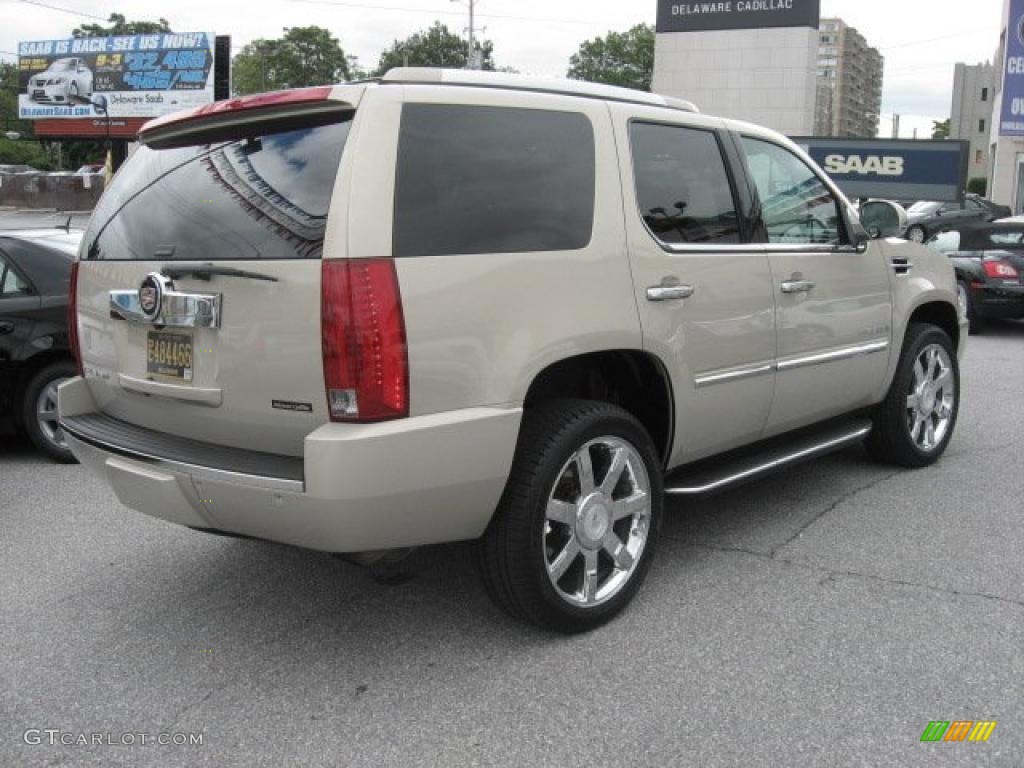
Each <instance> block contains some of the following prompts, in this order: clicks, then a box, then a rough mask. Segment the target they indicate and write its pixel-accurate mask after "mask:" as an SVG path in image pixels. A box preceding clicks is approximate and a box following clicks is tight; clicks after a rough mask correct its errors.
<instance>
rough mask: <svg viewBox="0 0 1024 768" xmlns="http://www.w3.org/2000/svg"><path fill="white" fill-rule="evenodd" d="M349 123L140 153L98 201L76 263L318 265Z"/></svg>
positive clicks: (119, 172) (127, 164)
mask: <svg viewBox="0 0 1024 768" xmlns="http://www.w3.org/2000/svg"><path fill="white" fill-rule="evenodd" d="M349 126H350V122H349V121H345V122H341V123H332V124H330V125H322V126H319V127H315V128H302V129H298V130H289V131H285V132H280V133H270V134H266V135H253V136H250V137H246V138H244V139H240V140H238V141H231V142H227V143H219V144H215V145H210V144H204V145H201V146H189V147H181V148H178V149H160V150H154V149H149V148H147V147H141V148H139V149H138V150H137V151H136V152H135V154H134V155H132V157H131V158H130V159H129V160H128V162H127V163H126V164H125V165H124V167H122V168H121V170H120V171H118V173H117V175H116V176H115V177H114V182H113V184H112V185H111V186H110V189H109V190H107V192H106V193H104V195H103V197H102V198H101V199H100V203H99V205H98V206H97V208H96V211H95V213H94V214H93V216H92V219H91V220H90V223H89V228H88V230H87V231H86V233H85V250H84V256H83V258H87V259H100V260H133V259H139V260H149V259H157V260H163V261H170V260H186V261H193V260H203V261H211V260H216V261H219V260H228V259H301V258H308V259H315V258H319V257H320V255H321V253H322V251H323V242H324V230H325V227H326V224H327V213H328V209H329V208H330V204H331V192H332V190H333V188H334V178H335V176H336V175H337V172H338V164H339V162H340V159H341V153H342V150H343V149H344V146H345V140H346V139H347V137H348V131H349Z"/></svg>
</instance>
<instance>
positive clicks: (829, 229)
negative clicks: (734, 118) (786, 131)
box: [743, 136, 843, 245]
mask: <svg viewBox="0 0 1024 768" xmlns="http://www.w3.org/2000/svg"><path fill="white" fill-rule="evenodd" d="M743 149H744V151H745V152H746V155H747V164H748V167H749V169H750V175H751V177H752V178H753V180H754V185H755V186H756V187H757V193H758V195H759V196H760V198H761V214H762V218H763V219H764V224H765V228H766V229H767V231H768V242H769V243H785V244H790V243H791V244H795V245H809V244H813V245H839V244H840V243H841V242H842V241H843V226H842V217H841V216H840V214H839V203H838V201H837V200H836V197H835V195H833V194H832V192H831V191H830V190H829V188H828V187H826V186H825V183H824V182H823V181H822V180H821V178H819V177H818V175H817V174H815V173H814V172H813V171H812V170H811V169H810V167H809V166H808V165H807V164H806V163H805V162H804V161H803V160H801V159H800V158H799V157H797V156H796V155H795V154H793V153H792V152H790V151H789V150H788V149H784V148H783V147H780V146H779V145H778V144H773V143H771V142H768V141H762V140H760V139H752V138H750V137H746V136H745V137H743Z"/></svg>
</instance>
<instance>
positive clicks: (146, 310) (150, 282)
mask: <svg viewBox="0 0 1024 768" xmlns="http://www.w3.org/2000/svg"><path fill="white" fill-rule="evenodd" d="M168 282H169V281H168V280H167V278H166V277H164V276H163V275H161V274H159V273H157V272H153V273H150V274H148V275H146V277H145V278H143V280H142V285H140V286H139V309H141V310H142V314H143V315H145V317H146V318H147V319H149V320H155V319H156V317H157V315H159V314H160V305H161V304H162V303H163V298H164V288H165V284H166V283H168Z"/></svg>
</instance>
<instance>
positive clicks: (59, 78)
mask: <svg viewBox="0 0 1024 768" xmlns="http://www.w3.org/2000/svg"><path fill="white" fill-rule="evenodd" d="M92 86H93V75H92V70H91V69H89V67H88V66H87V65H86V63H85V60H84V59H80V58H66V59H57V60H55V61H54V62H52V63H51V64H50V66H49V67H48V68H47V69H46V70H45V71H43V72H40V73H38V74H35V75H32V76H31V77H29V80H28V91H27V93H28V97H29V98H30V99H32V101H37V102H39V103H41V104H70V103H71V102H72V99H74V98H75V97H78V96H80V97H82V98H84V99H87V98H89V96H90V95H91V94H92Z"/></svg>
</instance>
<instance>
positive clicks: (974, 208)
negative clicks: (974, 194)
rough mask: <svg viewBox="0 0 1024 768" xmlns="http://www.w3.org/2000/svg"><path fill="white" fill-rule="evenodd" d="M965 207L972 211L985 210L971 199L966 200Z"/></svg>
mask: <svg viewBox="0 0 1024 768" xmlns="http://www.w3.org/2000/svg"><path fill="white" fill-rule="evenodd" d="M966 207H967V208H970V209H971V210H972V211H984V210H985V206H984V205H982V204H981V203H979V202H978V201H977V200H972V199H971V198H967V206H966Z"/></svg>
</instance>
